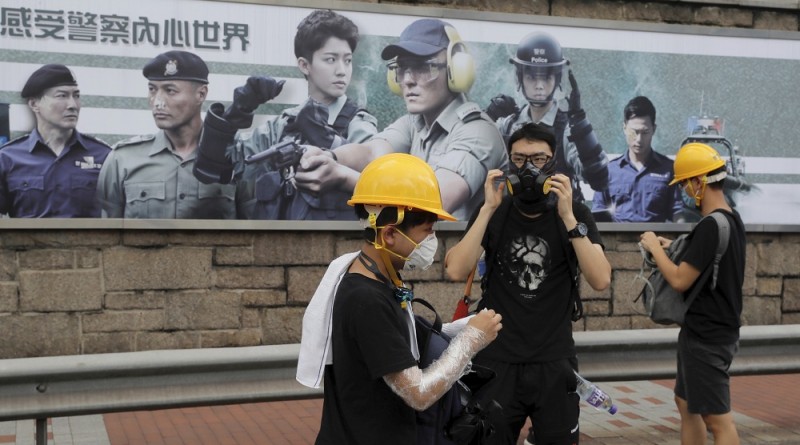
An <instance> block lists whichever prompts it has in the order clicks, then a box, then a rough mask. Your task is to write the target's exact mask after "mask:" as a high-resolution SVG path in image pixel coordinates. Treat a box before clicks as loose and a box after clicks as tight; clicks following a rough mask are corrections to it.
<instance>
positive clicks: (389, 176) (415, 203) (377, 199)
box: [347, 153, 456, 221]
mask: <svg viewBox="0 0 800 445" xmlns="http://www.w3.org/2000/svg"><path fill="white" fill-rule="evenodd" d="M347 204H349V205H351V206H352V205H356V204H365V205H378V206H396V207H401V208H409V209H416V210H422V211H425V212H430V213H433V214H436V215H438V216H439V218H440V219H445V220H448V221H455V220H456V218H455V217H454V216H453V215H451V214H449V213H447V212H446V211H445V210H444V208H443V207H442V196H441V194H440V193H439V181H437V180H436V175H435V174H434V173H433V169H432V168H431V167H430V165H428V164H427V163H426V162H425V161H423V160H422V159H420V158H418V157H416V156H413V155H410V154H406V153H392V154H388V155H384V156H381V157H379V158H377V159H375V160H374V161H372V162H370V163H369V164H368V165H367V166H366V167H365V168H364V171H362V172H361V176H360V177H359V178H358V182H357V183H356V188H355V190H353V197H352V198H350V200H349V201H347Z"/></svg>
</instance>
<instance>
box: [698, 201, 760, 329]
mask: <svg viewBox="0 0 800 445" xmlns="http://www.w3.org/2000/svg"><path fill="white" fill-rule="evenodd" d="M715 211H716V212H720V213H722V214H723V215H725V217H726V218H728V222H729V223H730V227H731V230H730V239H729V240H728V249H727V250H726V251H725V254H724V255H723V256H722V259H721V260H720V262H719V275H718V276H717V287H716V288H714V289H710V281H711V278H710V275H709V281H708V282H706V283H704V284H703V288H702V289H701V290H700V292H699V293H698V294H697V298H696V299H695V301H694V302H693V303H692V305H691V306H690V307H689V310H688V311H687V312H686V319H685V321H684V325H683V328H684V329H687V331H688V332H689V335H691V336H693V337H695V338H697V339H699V340H701V341H704V342H708V343H714V344H730V343H734V342H736V341H737V340H739V327H740V326H741V315H742V284H743V283H744V261H745V244H746V240H745V231H744V223H742V219H741V217H739V214H738V213H736V212H735V211H734V212H733V213H731V212H727V211H725V210H715ZM687 240H688V241H689V242H690V244H689V247H688V249H687V251H686V254H685V255H684V257H683V260H682V261H685V262H687V263H689V264H691V265H692V266H694V267H695V268H696V269H697V270H699V271H700V272H701V273H702V272H703V271H704V270H705V269H706V267H709V266H711V265H712V263H713V261H714V254H715V253H716V251H717V243H718V242H719V228H718V226H717V223H716V222H715V221H714V220H713V219H711V218H705V219H703V220H701V221H700V222H699V223H698V224H697V226H696V227H695V228H694V230H692V232H691V233H690V234H689V236H688V237H687Z"/></svg>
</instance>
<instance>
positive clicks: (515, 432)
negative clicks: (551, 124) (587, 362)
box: [445, 123, 611, 445]
mask: <svg viewBox="0 0 800 445" xmlns="http://www.w3.org/2000/svg"><path fill="white" fill-rule="evenodd" d="M555 147H556V141H555V135H554V134H553V131H552V129H550V128H548V127H546V126H544V125H541V124H534V123H528V124H525V125H523V126H522V127H520V129H518V130H517V131H515V132H514V133H513V134H512V135H511V137H510V138H509V141H508V145H507V150H508V152H509V158H510V160H511V163H512V164H511V174H510V175H509V176H508V178H506V181H505V184H503V183H502V182H501V183H498V181H497V180H498V179H501V178H502V172H501V171H500V170H491V171H489V173H488V175H487V178H486V182H485V183H484V192H485V195H486V200H485V202H484V203H483V205H482V206H481V207H480V208H479V210H478V211H477V212H475V213H474V214H473V216H472V219H471V220H470V223H469V225H468V229H467V232H466V234H465V235H464V237H463V238H462V239H461V241H459V242H458V244H456V245H455V246H453V247H452V248H451V249H450V250H449V251H448V253H447V256H446V258H445V267H446V271H447V275H448V277H449V278H450V279H452V280H463V279H466V277H467V276H468V275H469V273H470V271H471V270H472V268H473V267H474V265H475V263H476V262H477V261H478V258H479V257H480V256H481V254H482V253H483V252H484V251H485V258H486V273H485V274H484V278H483V280H484V281H483V283H482V284H483V298H482V299H481V302H480V304H479V308H480V309H486V308H488V309H493V310H495V311H497V312H498V313H500V314H503V325H504V328H503V332H502V334H501V335H499V336H498V337H497V340H496V341H495V342H493V343H492V344H491V345H489V346H488V347H487V348H486V349H484V350H483V351H482V352H481V353H479V354H478V355H477V356H476V358H475V360H474V362H475V363H476V364H480V365H482V366H485V367H488V368H492V369H494V371H495V372H496V373H497V376H496V377H495V379H494V380H492V381H491V382H490V383H489V384H488V386H487V387H486V388H484V389H483V390H482V391H484V394H485V398H486V399H487V400H491V399H494V400H496V401H497V402H498V403H499V404H500V405H501V406H502V408H503V413H504V416H505V420H506V424H504V425H496V428H497V434H495V435H494V436H492V437H491V438H490V443H492V444H515V443H516V441H517V437H518V436H519V433H520V430H521V429H522V426H523V425H524V424H525V421H526V418H528V417H530V418H531V420H532V421H533V429H534V435H535V440H536V443H537V445H545V444H565V445H566V444H577V443H578V437H579V431H578V416H579V412H580V411H579V408H578V402H579V397H578V395H577V394H576V393H575V389H576V384H577V382H576V378H575V374H574V372H573V371H576V370H577V368H578V366H577V365H578V363H577V358H576V355H575V343H574V340H573V338H572V321H573V320H576V319H577V318H578V317H580V312H581V309H580V306H581V305H580V297H579V295H578V293H577V292H578V288H577V287H578V282H577V270H578V268H580V270H581V272H582V273H583V276H584V277H585V279H586V281H587V282H588V283H589V285H590V286H591V287H592V288H593V289H596V290H603V289H606V288H607V287H608V286H609V284H610V283H611V266H610V264H609V262H608V260H607V259H606V257H605V254H604V253H603V245H602V241H601V239H600V234H599V232H598V231H597V226H596V224H595V222H594V220H593V219H592V215H591V212H590V210H589V209H588V208H587V207H586V206H585V205H583V204H582V203H579V202H575V200H574V199H573V196H572V192H573V188H572V185H571V183H570V180H569V177H568V176H566V175H564V174H563V173H557V172H555V171H554V168H555V160H554V154H555ZM505 188H509V190H508V191H509V195H510V196H506V197H503V190H504V189H505Z"/></svg>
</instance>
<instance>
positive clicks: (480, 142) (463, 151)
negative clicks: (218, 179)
mask: <svg viewBox="0 0 800 445" xmlns="http://www.w3.org/2000/svg"><path fill="white" fill-rule="evenodd" d="M381 57H382V58H383V59H384V60H387V61H389V64H388V74H387V81H388V84H389V88H390V89H391V91H392V92H394V93H395V94H397V95H399V96H401V97H402V98H403V100H404V101H405V104H406V110H407V111H408V114H407V115H404V116H402V117H400V118H399V119H397V120H396V121H395V122H394V123H392V124H390V125H389V126H388V127H387V128H386V129H384V130H383V131H382V132H381V133H378V134H377V135H375V136H374V137H372V139H370V140H369V141H367V142H366V143H363V144H348V145H344V146H341V147H339V148H335V149H333V150H330V151H328V152H326V153H328V154H329V155H330V156H331V157H335V158H336V159H338V161H339V165H340V166H346V167H349V168H339V169H335V170H332V171H331V173H332V175H331V180H332V181H333V182H335V183H337V184H340V185H341V186H342V187H349V188H350V190H352V188H353V186H354V185H355V182H356V180H357V178H358V176H357V175H355V176H348V174H349V172H353V171H354V170H355V171H361V170H363V168H364V166H366V164H367V163H369V161H370V160H372V159H374V158H377V157H379V156H381V155H383V154H386V153H391V152H402V153H410V154H412V155H415V156H417V157H420V158H422V159H424V160H425V161H426V162H428V164H429V165H430V166H431V167H433V169H434V171H435V173H436V177H437V179H438V181H439V184H440V185H441V190H442V201H443V202H444V206H445V209H446V210H447V211H448V212H450V213H452V214H453V216H455V217H456V218H458V219H467V218H469V216H470V215H471V214H472V212H473V210H475V209H476V208H477V207H478V206H479V204H480V203H481V202H482V201H483V182H484V179H485V178H486V174H487V172H488V171H489V170H491V169H495V168H498V169H502V170H504V171H505V170H507V169H508V155H507V153H506V150H505V147H504V145H503V138H502V137H501V136H500V133H499V131H498V130H497V128H496V127H495V126H494V123H493V122H492V120H491V119H490V118H489V117H488V116H487V115H486V114H485V113H483V112H482V111H481V109H480V107H478V105H477V104H475V103H473V102H469V101H468V99H467V97H466V94H465V93H466V92H467V91H469V89H470V87H471V86H472V83H473V81H474V77H475V66H474V60H473V58H472V56H471V55H470V54H469V52H468V51H467V47H466V44H465V43H464V42H463V41H462V40H461V38H460V36H459V34H458V31H456V29H455V28H454V27H453V26H452V25H450V24H449V23H447V22H444V21H442V20H438V19H420V20H417V21H415V22H413V23H412V24H411V25H409V26H408V27H407V28H406V29H405V30H403V32H402V33H401V34H400V39H399V41H398V42H397V43H394V44H391V45H389V46H387V47H386V48H384V50H383V52H382V53H381ZM309 154H310V153H309V152H306V155H309Z"/></svg>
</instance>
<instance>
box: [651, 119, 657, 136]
mask: <svg viewBox="0 0 800 445" xmlns="http://www.w3.org/2000/svg"><path fill="white" fill-rule="evenodd" d="M656 128H658V125H656V124H655V122H654V123H653V133H652V135H655V134H656Z"/></svg>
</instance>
